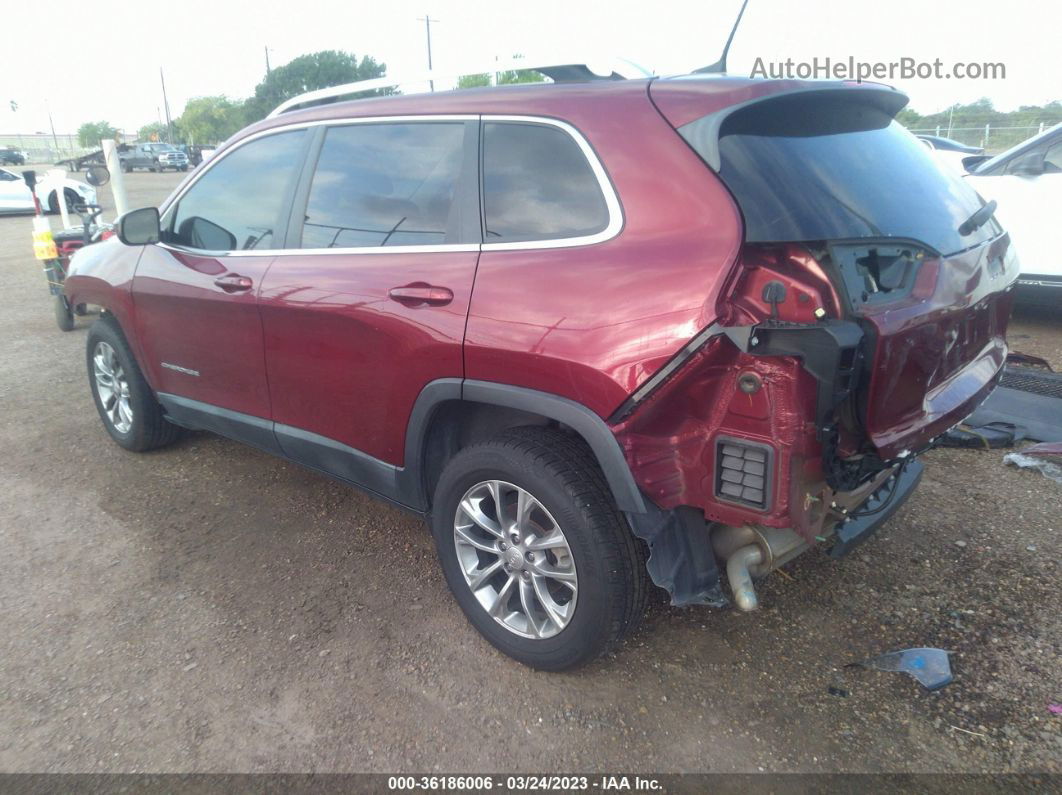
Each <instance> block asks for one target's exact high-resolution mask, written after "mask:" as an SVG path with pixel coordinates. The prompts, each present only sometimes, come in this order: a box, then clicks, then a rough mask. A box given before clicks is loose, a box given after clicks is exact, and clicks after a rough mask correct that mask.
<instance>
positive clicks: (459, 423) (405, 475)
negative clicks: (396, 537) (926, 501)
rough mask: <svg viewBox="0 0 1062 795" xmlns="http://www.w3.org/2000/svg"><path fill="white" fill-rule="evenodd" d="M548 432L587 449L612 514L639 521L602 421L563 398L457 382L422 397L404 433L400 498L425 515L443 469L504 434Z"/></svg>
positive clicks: (432, 387) (633, 491)
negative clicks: (472, 447) (541, 429)
mask: <svg viewBox="0 0 1062 795" xmlns="http://www.w3.org/2000/svg"><path fill="white" fill-rule="evenodd" d="M526 426H543V427H555V428H559V429H562V430H564V431H565V432H567V433H569V434H571V435H572V436H574V437H576V438H579V439H580V440H581V441H582V442H583V443H585V444H586V446H587V447H588V448H589V449H590V452H591V453H592V454H593V457H594V459H595V460H596V462H597V464H598V466H599V467H600V468H601V472H602V474H603V475H604V477H605V481H606V482H607V484H608V487H609V490H610V491H611V493H612V496H613V498H614V499H615V501H616V504H617V506H618V507H619V508H620V509H621V510H623V511H627V512H631V513H644V512H645V511H646V507H645V503H644V500H643V497H642V494H641V492H640V491H639V490H638V486H637V484H636V483H635V481H634V477H633V475H632V474H631V471H630V467H629V466H628V465H627V462H626V459H625V458H624V455H623V451H622V449H621V448H620V446H619V443H618V442H617V441H616V437H615V436H614V435H613V434H612V431H611V429H610V428H609V427H608V425H607V424H606V423H605V421H604V420H603V419H601V417H599V416H598V415H597V414H595V413H594V412H593V411H591V410H590V409H588V408H587V407H586V406H583V405H581V404H580V403H577V402H575V401H573V400H570V399H568V398H564V397H561V396H560V395H554V394H551V393H548V392H540V391H538V390H534V389H527V388H524V387H515V386H510V385H508V384H498V383H492V382H487V381H474V380H464V381H462V380H461V379H457V378H448V379H440V380H438V381H433V382H432V383H430V384H428V386H426V387H425V388H424V390H423V391H422V392H421V394H420V396H419V397H418V399H417V402H416V404H415V405H414V408H413V412H412V413H411V415H410V420H409V425H408V428H407V433H406V447H405V466H404V468H403V469H402V470H401V474H400V476H399V477H400V479H401V480H402V481H404V482H403V483H402V491H403V492H405V493H406V494H408V495H410V497H411V498H412V499H414V501H415V502H417V503H418V504H419V505H421V506H423V507H424V508H425V509H427V510H429V511H430V507H431V502H432V494H433V492H434V489H435V484H436V483H437V482H438V479H439V476H440V475H441V473H442V471H443V468H444V467H445V466H446V463H447V462H448V461H449V460H450V459H451V458H452V457H453V456H454V455H456V454H457V453H458V452H460V451H461V450H462V449H464V448H466V447H468V446H470V445H472V444H476V443H478V442H481V441H484V440H486V439H489V438H491V437H493V436H496V435H498V434H499V433H501V432H503V431H505V430H508V429H510V428H517V427H526Z"/></svg>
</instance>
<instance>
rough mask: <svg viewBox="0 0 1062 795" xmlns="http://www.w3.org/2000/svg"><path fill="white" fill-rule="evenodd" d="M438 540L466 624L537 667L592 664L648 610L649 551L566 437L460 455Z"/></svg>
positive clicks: (533, 437)
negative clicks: (470, 624) (647, 555)
mask: <svg viewBox="0 0 1062 795" xmlns="http://www.w3.org/2000/svg"><path fill="white" fill-rule="evenodd" d="M432 533H433V535H434V537H435V543H436V547H437V549H438V553H439V559H440V562H441V564H442V569H443V573H444V575H445V577H446V581H447V583H448V584H449V586H450V590H451V591H452V592H453V594H454V597H455V598H456V599H457V602H458V604H459V605H460V607H461V609H462V610H463V611H464V613H465V615H466V616H467V617H468V620H469V621H470V622H471V623H472V625H473V626H474V627H475V628H476V629H477V630H478V631H479V632H480V633H481V634H482V635H483V636H484V637H485V638H486V639H487V640H488V641H490V643H492V644H493V645H494V646H496V647H497V648H498V649H500V650H501V651H503V652H504V653H505V654H507V655H509V656H510V657H513V658H514V659H516V660H518V661H520V662H522V663H524V664H525V665H529V666H531V667H533V668H540V669H543V670H549V671H559V670H564V669H567V668H574V667H576V666H579V665H582V664H584V663H587V662H589V661H590V660H592V659H594V658H595V657H597V656H598V655H600V654H602V653H603V652H605V651H607V650H608V649H609V648H610V647H611V646H613V645H614V644H615V643H616V642H617V641H619V640H620V639H621V638H622V637H624V636H625V635H626V634H627V633H629V632H630V631H631V630H632V629H633V628H634V627H635V626H636V625H637V623H638V622H639V620H640V619H641V616H642V613H643V612H644V610H645V604H646V599H647V589H648V583H647V579H646V572H645V548H644V546H643V545H642V544H641V542H640V541H638V539H636V538H635V537H634V536H633V535H632V533H631V531H630V529H629V528H628V527H627V526H626V522H625V521H624V519H623V518H622V516H621V515H620V512H619V510H618V509H617V508H616V505H615V503H614V501H613V499H612V496H611V494H610V493H609V491H608V488H607V486H606V485H605V482H604V478H603V476H602V474H601V471H600V469H599V468H598V465H597V462H596V461H595V460H594V458H593V456H592V455H591V453H590V451H589V449H588V448H587V447H586V446H585V445H584V444H583V443H582V442H581V441H580V440H578V439H574V438H572V437H571V436H569V435H567V434H564V433H562V432H560V431H554V430H549V429H545V428H530V427H529V428H516V429H513V430H510V431H507V432H505V433H503V434H501V435H499V436H497V437H495V438H493V439H491V440H490V441H487V442H484V443H482V444H478V445H474V446H472V447H469V448H466V449H465V450H462V451H461V452H460V453H458V454H457V455H456V456H455V457H454V458H453V459H452V460H451V461H450V463H449V464H447V466H446V469H445V470H444V471H443V474H442V477H441V478H440V480H439V485H438V487H437V488H436V492H435V499H434V504H433V506H432Z"/></svg>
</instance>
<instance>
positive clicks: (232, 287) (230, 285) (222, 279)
mask: <svg viewBox="0 0 1062 795" xmlns="http://www.w3.org/2000/svg"><path fill="white" fill-rule="evenodd" d="M214 284H216V285H217V286H218V287H220V288H221V289H222V290H224V291H225V292H227V293H244V292H247V291H248V290H250V289H251V288H252V287H253V286H254V283H253V282H252V281H251V280H250V279H248V278H247V277H246V276H240V275H239V274H238V273H229V274H226V275H225V276H219V277H218V278H217V279H214Z"/></svg>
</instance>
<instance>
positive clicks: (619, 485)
mask: <svg viewBox="0 0 1062 795" xmlns="http://www.w3.org/2000/svg"><path fill="white" fill-rule="evenodd" d="M461 397H462V399H463V400H467V401H471V402H474V403H489V404H492V405H495V406H506V407H508V408H513V409H520V410H521V411H528V412H531V413H534V414H540V415H542V416H544V417H549V418H550V419H553V420H556V421H557V422H560V423H563V424H564V425H567V426H568V427H569V428H571V429H572V430H573V431H575V432H576V433H578V434H579V435H580V436H581V437H583V440H584V441H585V442H586V443H587V444H588V445H589V446H590V449H591V450H592V451H593V453H594V456H595V457H596V458H597V461H598V464H600V465H601V470H602V471H603V472H604V474H605V480H606V481H608V485H609V488H610V489H611V490H612V496H613V497H614V498H615V500H616V504H617V505H618V506H619V508H620V510H622V511H626V512H628V513H645V512H646V504H645V500H643V499H642V493H641V492H640V491H639V490H638V485H637V484H636V483H635V482H634V476H633V475H632V474H631V470H630V467H629V466H628V465H627V459H626V458H624V456H623V450H622V449H620V446H619V442H618V441H616V437H615V436H614V435H613V433H612V431H611V430H610V429H609V427H608V425H606V424H605V421H604V420H603V419H601V418H600V417H599V416H597V415H596V414H595V413H594V412H592V411H591V410H590V409H588V408H587V407H586V406H584V405H582V404H581V403H576V402H575V401H574V400H569V399H568V398H565V397H561V396H560V395H553V394H550V393H548V392H539V391H538V390H536V389H527V388H525V387H516V386H509V385H508V384H496V383H493V382H490V381H465V382H464V386H463V388H462V394H461Z"/></svg>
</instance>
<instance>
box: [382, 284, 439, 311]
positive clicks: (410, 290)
mask: <svg viewBox="0 0 1062 795" xmlns="http://www.w3.org/2000/svg"><path fill="white" fill-rule="evenodd" d="M387 295H388V296H390V298H391V300H392V301H398V303H400V304H402V305H403V306H423V305H424V304H427V305H428V306H445V305H446V304H448V303H450V302H451V301H453V300H454V293H453V290H451V289H450V288H448V287H435V286H434V285H431V284H426V283H425V282H413V283H412V284H407V285H405V286H404V287H392V288H391V289H390V290H388V292H387Z"/></svg>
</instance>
